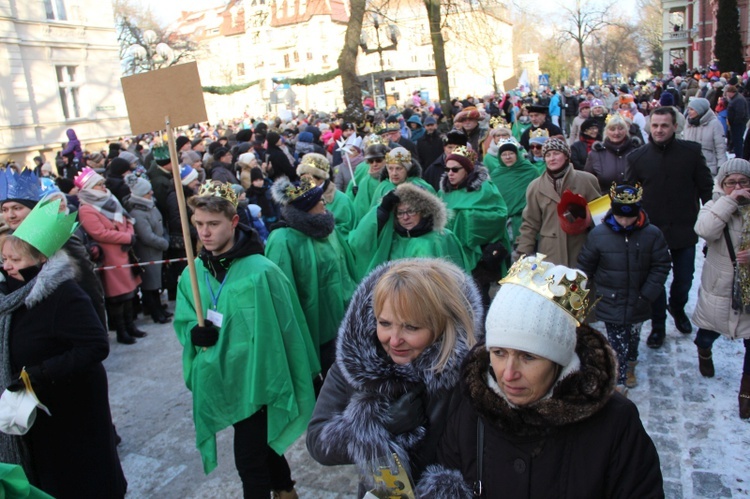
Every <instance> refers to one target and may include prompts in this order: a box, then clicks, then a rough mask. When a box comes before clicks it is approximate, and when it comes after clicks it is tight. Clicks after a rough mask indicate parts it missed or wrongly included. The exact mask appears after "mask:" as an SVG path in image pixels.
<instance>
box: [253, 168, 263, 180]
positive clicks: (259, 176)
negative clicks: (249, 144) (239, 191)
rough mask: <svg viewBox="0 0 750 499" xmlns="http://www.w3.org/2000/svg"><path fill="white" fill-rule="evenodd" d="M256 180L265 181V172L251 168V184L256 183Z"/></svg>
mask: <svg viewBox="0 0 750 499" xmlns="http://www.w3.org/2000/svg"><path fill="white" fill-rule="evenodd" d="M256 180H263V171H261V169H260V168H251V169H250V182H255V181H256Z"/></svg>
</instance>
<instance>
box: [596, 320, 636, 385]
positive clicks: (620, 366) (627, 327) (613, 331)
mask: <svg viewBox="0 0 750 499" xmlns="http://www.w3.org/2000/svg"><path fill="white" fill-rule="evenodd" d="M604 325H605V326H606V328H607V339H608V340H609V345H610V346H611V347H612V350H614V351H615V354H616V355H617V384H618V385H624V384H625V379H626V378H627V371H628V362H635V361H636V360H638V343H639V342H640V340H641V326H642V323H640V322H639V323H637V324H615V323H613V322H605V323H604Z"/></svg>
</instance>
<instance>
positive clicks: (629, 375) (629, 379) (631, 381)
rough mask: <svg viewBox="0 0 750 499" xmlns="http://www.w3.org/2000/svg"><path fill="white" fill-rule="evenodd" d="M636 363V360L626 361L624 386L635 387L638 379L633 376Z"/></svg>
mask: <svg viewBox="0 0 750 499" xmlns="http://www.w3.org/2000/svg"><path fill="white" fill-rule="evenodd" d="M637 365H638V361H637V360H631V361H628V369H627V371H626V372H625V376H626V377H625V386H627V387H628V388H635V387H636V386H638V380H637V379H636V377H635V366H637Z"/></svg>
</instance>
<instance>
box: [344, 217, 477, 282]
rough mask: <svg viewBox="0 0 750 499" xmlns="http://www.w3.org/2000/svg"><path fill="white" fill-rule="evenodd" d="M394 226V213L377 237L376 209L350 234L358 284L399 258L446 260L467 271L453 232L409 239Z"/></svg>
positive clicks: (445, 230)
mask: <svg viewBox="0 0 750 499" xmlns="http://www.w3.org/2000/svg"><path fill="white" fill-rule="evenodd" d="M393 224H394V216H393V213H391V215H390V217H389V218H388V221H387V222H386V223H385V225H384V226H383V229H382V230H381V231H380V234H378V217H377V209H373V210H370V212H369V213H368V214H367V215H365V218H363V219H362V221H361V222H360V223H359V225H358V226H357V228H356V229H355V230H354V231H352V233H351V234H350V236H349V245H350V246H351V248H352V251H353V252H354V261H355V263H356V265H357V279H358V280H361V279H362V278H364V277H365V276H366V275H368V274H369V273H370V271H371V270H372V269H374V268H375V267H377V266H378V265H380V264H381V263H385V262H388V261H391V260H398V259H400V258H418V257H424V258H445V259H446V260H448V261H450V262H453V263H455V264H456V265H458V266H459V267H461V268H465V262H464V255H463V250H462V249H461V243H459V242H458V239H456V236H455V235H454V234H453V232H451V231H449V230H447V229H444V230H443V232H442V233H439V232H436V231H434V230H433V231H430V232H428V233H427V234H423V235H421V236H418V237H406V236H402V235H400V234H399V233H398V232H396V230H395V229H394V226H393ZM375 241H377V243H375ZM467 270H468V271H471V269H467Z"/></svg>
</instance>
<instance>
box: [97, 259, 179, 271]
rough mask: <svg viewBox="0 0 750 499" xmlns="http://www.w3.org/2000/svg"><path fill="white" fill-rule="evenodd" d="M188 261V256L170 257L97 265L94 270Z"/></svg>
mask: <svg viewBox="0 0 750 499" xmlns="http://www.w3.org/2000/svg"><path fill="white" fill-rule="evenodd" d="M172 262H187V258H184V257H183V258H170V259H169V260H154V261H151V262H139V263H128V264H127V265H110V266H109V267H97V268H95V269H94V271H96V272H98V271H100V270H114V269H129V268H130V267H145V266H146V265H156V264H157V263H172Z"/></svg>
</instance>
